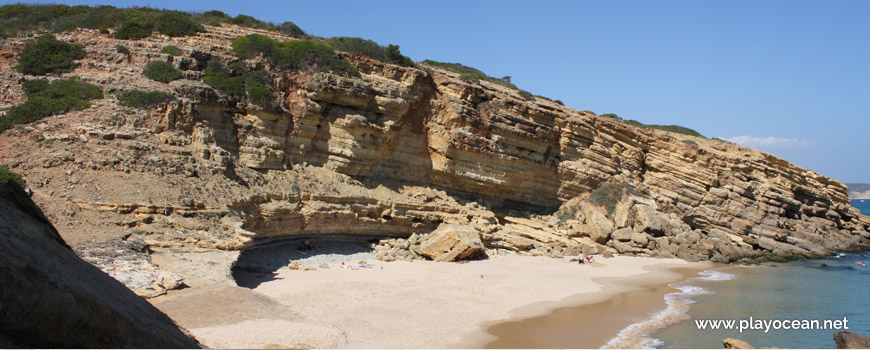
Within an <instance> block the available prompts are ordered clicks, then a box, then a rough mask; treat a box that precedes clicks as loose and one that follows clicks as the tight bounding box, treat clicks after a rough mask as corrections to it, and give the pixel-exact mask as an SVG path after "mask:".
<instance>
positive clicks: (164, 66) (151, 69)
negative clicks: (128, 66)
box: [142, 61, 184, 83]
mask: <svg viewBox="0 0 870 350" xmlns="http://www.w3.org/2000/svg"><path fill="white" fill-rule="evenodd" d="M142 74H144V75H145V76H146V77H148V78H149V79H151V80H154V81H159V82H161V83H168V82H170V81H173V80H176V79H181V78H182V77H184V74H182V73H181V71H179V70H178V69H175V66H173V65H172V63H169V62H166V61H151V62H148V64H146V65H145V69H144V70H143V71H142Z"/></svg>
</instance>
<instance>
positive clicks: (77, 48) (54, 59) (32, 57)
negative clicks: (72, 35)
mask: <svg viewBox="0 0 870 350" xmlns="http://www.w3.org/2000/svg"><path fill="white" fill-rule="evenodd" d="M84 57H85V49H84V47H83V46H82V45H79V44H68V43H65V42H63V41H60V40H57V39H56V38H55V37H54V35H51V34H46V35H43V36H41V37H39V39H36V42H35V43H33V44H32V45H30V46H28V47H26V48H24V51H23V52H21V57H19V58H18V67H17V69H18V72H20V73H24V74H34V75H45V74H48V73H66V72H70V71H72V70H73V69H74V68H75V67H76V62H75V61H76V60H80V59H82V58H84Z"/></svg>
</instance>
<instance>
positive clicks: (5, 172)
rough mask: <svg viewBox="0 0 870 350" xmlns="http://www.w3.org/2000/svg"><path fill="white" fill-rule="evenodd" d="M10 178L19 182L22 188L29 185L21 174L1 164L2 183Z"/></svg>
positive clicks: (0, 181) (0, 180)
mask: <svg viewBox="0 0 870 350" xmlns="http://www.w3.org/2000/svg"><path fill="white" fill-rule="evenodd" d="M10 180H12V181H15V182H16V183H18V186H21V187H22V188H24V187H25V186H27V183H26V182H25V181H24V178H23V177H21V175H20V174H17V173H13V172H12V171H10V170H9V169H7V168H6V167H5V166H2V165H0V184H5V183H6V182H8V181H10Z"/></svg>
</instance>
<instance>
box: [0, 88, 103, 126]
mask: <svg viewBox="0 0 870 350" xmlns="http://www.w3.org/2000/svg"><path fill="white" fill-rule="evenodd" d="M21 87H22V89H23V90H24V93H25V94H27V101H26V102H24V103H22V104H19V105H16V106H13V107H12V108H10V109H9V111H8V112H6V114H5V115H3V116H2V117H0V131H2V130H6V129H9V128H10V127H12V126H13V125H16V124H25V123H30V122H32V121H35V120H38V119H40V118H42V117H47V116H50V115H55V114H62V113H66V112H69V111H71V110H83V109H86V108H88V107H90V106H91V103H90V101H91V100H93V99H98V98H102V97H103V92H102V91H101V90H100V88H99V87H97V86H95V85H91V84H88V83H85V82H83V81H81V80H79V79H78V78H70V79H58V80H54V81H52V82H50V83H49V82H48V81H47V80H45V79H34V80H25V81H24V83H22V84H21Z"/></svg>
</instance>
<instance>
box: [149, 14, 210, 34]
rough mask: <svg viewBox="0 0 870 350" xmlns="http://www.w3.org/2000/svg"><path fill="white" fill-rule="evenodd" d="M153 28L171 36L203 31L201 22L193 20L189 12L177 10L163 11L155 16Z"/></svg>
mask: <svg viewBox="0 0 870 350" xmlns="http://www.w3.org/2000/svg"><path fill="white" fill-rule="evenodd" d="M154 29H156V30H157V31H158V32H160V33H163V34H166V35H169V36H172V37H176V36H186V35H195V34H196V33H200V32H204V31H205V28H203V27H202V24H199V22H197V21H195V20H194V19H193V18H192V17H191V16H190V14H187V13H184V12H177V11H169V12H164V13H162V14H160V15H159V16H157V18H156V19H155V20H154Z"/></svg>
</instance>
